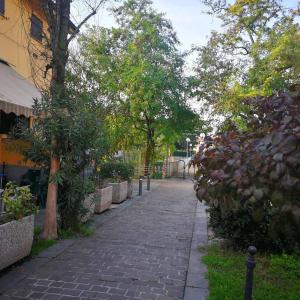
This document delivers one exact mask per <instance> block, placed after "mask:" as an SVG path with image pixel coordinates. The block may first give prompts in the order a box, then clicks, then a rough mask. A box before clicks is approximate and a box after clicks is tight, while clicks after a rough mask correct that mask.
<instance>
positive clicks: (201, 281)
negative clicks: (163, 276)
mask: <svg viewBox="0 0 300 300" xmlns="http://www.w3.org/2000/svg"><path fill="white" fill-rule="evenodd" d="M205 209H206V207H205V205H204V204H202V203H201V202H200V201H197V208H196V213H195V223H194V229H193V238H192V244H191V250H190V258H189V267H188V271H187V279H186V285H185V289H184V300H206V299H207V298H208V294H209V292H208V281H207V279H206V277H205V274H206V272H207V268H206V266H205V265H204V264H203V263H202V262H201V258H202V256H203V255H204V254H203V253H201V252H200V251H199V247H204V248H206V246H207V242H208V237H207V216H206V211H205Z"/></svg>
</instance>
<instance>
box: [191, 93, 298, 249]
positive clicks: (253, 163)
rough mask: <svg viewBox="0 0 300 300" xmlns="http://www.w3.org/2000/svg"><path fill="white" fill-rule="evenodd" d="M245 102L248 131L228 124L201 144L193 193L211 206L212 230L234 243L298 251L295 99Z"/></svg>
mask: <svg viewBox="0 0 300 300" xmlns="http://www.w3.org/2000/svg"><path fill="white" fill-rule="evenodd" d="M246 102H247V105H248V106H249V107H252V110H253V114H252V118H251V119H250V118H248V119H247V128H250V129H251V131H250V132H240V131H239V130H237V129H236V128H235V127H234V126H232V127H231V129H229V128H228V129H227V130H228V131H226V132H224V133H220V134H218V135H215V136H213V137H207V138H206V140H205V142H204V143H203V144H202V145H201V147H200V151H199V153H198V154H197V155H196V157H195V159H194V161H193V163H194V164H196V165H197V166H198V168H199V172H198V174H197V176H198V178H197V184H196V190H197V196H198V198H199V199H200V200H205V201H207V203H208V204H209V206H210V209H209V210H210V214H211V219H210V223H211V226H212V227H213V228H214V230H215V231H216V233H217V234H218V235H220V236H222V237H224V238H227V239H229V240H231V241H232V242H233V244H234V246H235V247H241V248H245V247H247V246H248V245H250V244H254V245H256V246H257V247H258V248H259V249H273V250H285V251H293V250H299V249H300V226H299V224H300V218H299V216H300V213H299V212H300V202H299V199H300V198H299V196H300V172H299V170H300V168H299V166H300V160H299V155H300V148H299V145H300V134H299V132H300V118H299V112H300V102H299V97H298V98H294V99H291V98H290V97H289V96H288V95H281V96H278V97H276V96H274V97H270V98H254V99H248V100H246ZM254 112H255V113H254Z"/></svg>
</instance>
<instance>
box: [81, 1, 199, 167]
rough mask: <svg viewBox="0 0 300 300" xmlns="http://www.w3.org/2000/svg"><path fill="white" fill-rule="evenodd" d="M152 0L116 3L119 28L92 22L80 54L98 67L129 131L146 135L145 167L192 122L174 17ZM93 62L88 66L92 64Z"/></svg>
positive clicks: (82, 42) (117, 111) (115, 13)
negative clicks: (154, 5) (159, 9)
mask: <svg viewBox="0 0 300 300" xmlns="http://www.w3.org/2000/svg"><path fill="white" fill-rule="evenodd" d="M151 4H152V1H149V0H128V1H125V2H124V3H123V4H122V5H121V6H118V7H117V8H115V9H113V13H114V16H115V19H116V22H117V24H118V27H117V28H112V29H111V30H110V29H98V28H91V29H90V31H89V32H88V35H87V36H86V37H82V40H81V49H82V55H83V57H84V58H85V59H86V61H87V64H89V65H90V66H91V68H94V69H96V70H97V71H96V72H97V74H98V76H99V78H101V79H102V82H106V84H105V87H102V89H103V92H104V93H106V94H107V97H111V96H112V94H113V96H112V98H113V99H115V101H114V105H113V107H114V108H115V109H116V113H122V114H123V116H126V117H127V118H126V119H125V120H124V121H125V123H124V125H125V126H126V128H127V129H128V131H130V132H131V133H132V132H135V133H137V134H139V135H140V136H144V138H145V143H146V146H145V167H146V168H147V167H148V166H149V165H150V164H151V163H152V160H153V158H154V155H155V149H156V148H157V146H159V145H160V144H163V143H165V144H167V143H170V144H172V143H174V142H175V141H176V140H177V139H178V138H179V136H180V135H181V134H182V133H183V132H185V131H187V130H189V128H191V127H193V122H194V121H195V119H197V118H196V115H195V114H194V113H193V112H192V111H191V109H190V108H189V107H188V105H187V101H186V100H187V97H186V96H187V93H186V86H187V85H186V78H185V75H184V55H183V54H181V53H180V52H179V51H178V45H179V41H178V39H177V37H176V33H175V32H174V29H173V27H172V25H171V23H170V22H169V21H168V20H166V19H165V17H164V15H163V14H160V13H157V12H156V11H155V10H154V9H153V8H152V6H151ZM91 68H89V69H91Z"/></svg>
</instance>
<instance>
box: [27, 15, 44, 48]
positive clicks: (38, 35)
mask: <svg viewBox="0 0 300 300" xmlns="http://www.w3.org/2000/svg"><path fill="white" fill-rule="evenodd" d="M30 34H31V36H32V37H33V38H35V39H36V40H38V41H40V42H41V41H42V38H43V23H42V21H41V20H40V19H39V18H38V17H37V16H35V15H32V16H31V28H30Z"/></svg>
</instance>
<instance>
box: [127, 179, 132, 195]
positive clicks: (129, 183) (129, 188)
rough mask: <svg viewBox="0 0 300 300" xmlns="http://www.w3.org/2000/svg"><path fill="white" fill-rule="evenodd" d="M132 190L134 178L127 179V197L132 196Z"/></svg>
mask: <svg viewBox="0 0 300 300" xmlns="http://www.w3.org/2000/svg"><path fill="white" fill-rule="evenodd" d="M132 192H133V182H132V180H130V181H127V198H131V197H132Z"/></svg>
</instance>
